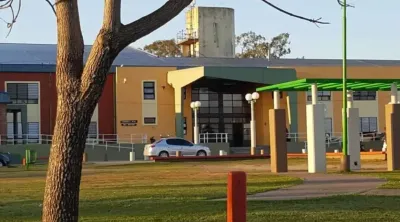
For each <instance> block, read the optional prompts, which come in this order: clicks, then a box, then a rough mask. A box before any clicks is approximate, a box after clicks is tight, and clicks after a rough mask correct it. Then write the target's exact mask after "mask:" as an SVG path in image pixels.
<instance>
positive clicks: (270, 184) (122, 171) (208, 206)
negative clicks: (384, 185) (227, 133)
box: [0, 160, 400, 222]
mask: <svg viewBox="0 0 400 222" xmlns="http://www.w3.org/2000/svg"><path fill="white" fill-rule="evenodd" d="M289 162H290V164H298V163H299V162H298V161H297V160H290V161H289ZM267 164H269V162H267V161H265V160H253V161H232V162H205V163H156V164H133V165H126V166H94V165H86V166H85V168H84V173H83V178H82V184H81V202H80V209H81V211H80V216H81V218H80V219H81V221H96V222H97V221H138V222H146V221H171V222H180V221H182V222H192V221H193V222H195V221H201V222H203V221H204V222H208V221H221V222H222V221H226V219H225V218H226V214H225V211H226V203H225V202H224V201H208V199H212V198H221V197H225V195H226V179H227V173H228V172H229V171H231V170H244V171H246V172H247V173H248V192H249V193H257V192H263V191H267V190H271V189H277V188H280V187H285V186H291V185H295V184H299V183H301V180H299V179H296V178H291V177H286V176H276V175H272V174H269V173H268V171H267V170H266V166H267ZM45 170H46V167H45V166H38V167H34V168H31V170H30V171H28V172H27V171H24V170H22V169H21V168H0V194H1V195H0V197H1V198H0V215H1V221H39V220H40V214H41V202H42V198H43V189H44V177H45ZM399 178H400V176H399ZM399 201H400V197H369V196H346V197H344V196H343V197H333V198H324V199H316V200H298V201H250V202H248V221H259V222H265V221H285V222H286V221H296V222H297V221H343V220H347V221H398V218H399V217H400V205H399V204H398V202H399Z"/></svg>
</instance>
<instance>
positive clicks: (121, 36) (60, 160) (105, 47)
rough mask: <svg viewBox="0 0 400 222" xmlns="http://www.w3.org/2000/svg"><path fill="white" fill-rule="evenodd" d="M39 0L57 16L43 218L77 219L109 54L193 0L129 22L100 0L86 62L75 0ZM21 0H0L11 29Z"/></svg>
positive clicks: (109, 1) (116, 0) (179, 0)
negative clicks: (101, 5) (53, 115)
mask: <svg viewBox="0 0 400 222" xmlns="http://www.w3.org/2000/svg"><path fill="white" fill-rule="evenodd" d="M44 1H46V2H47V3H49V5H50V6H51V8H52V10H53V11H54V13H55V15H56V17H57V64H56V87H57V116H56V125H55V127H54V133H53V140H52V145H51V152H50V157H49V166H48V170H47V178H46V187H45V194H44V201H43V214H42V221H45V222H54V221H62V222H68V221H78V211H79V187H80V181H81V172H82V156H83V152H84V150H85V143H86V137H87V134H88V128H89V124H90V120H91V117H92V115H93V112H94V109H95V107H96V104H97V102H98V101H99V98H100V96H101V93H102V91H103V88H104V84H105V81H106V77H107V73H108V72H109V70H110V68H111V65H112V63H113V61H114V59H115V58H116V57H117V56H118V54H119V53H120V52H121V51H122V50H123V49H124V48H125V47H127V46H128V45H129V44H131V43H133V42H135V41H137V40H138V39H140V38H142V37H143V36H146V35H148V34H150V33H151V32H153V31H154V30H156V29H158V28H160V27H161V26H163V25H164V24H165V23H167V22H168V21H170V20H171V19H172V18H174V17H175V16H176V15H178V14H179V13H180V12H181V11H182V10H183V9H184V8H186V7H187V6H188V5H189V4H190V3H191V2H192V0H168V1H166V3H165V4H164V5H162V6H161V7H160V8H159V9H157V10H155V11H154V12H152V13H150V14H148V15H146V16H144V17H142V18H140V19H138V20H136V21H133V22H131V23H128V24H122V23H121V0H103V1H104V13H103V24H102V26H101V29H100V31H99V33H98V35H97V37H96V40H95V41H94V43H93V46H92V49H91V51H90V53H89V57H88V59H87V60H86V61H84V60H83V52H84V43H83V36H82V30H81V26H80V19H79V8H78V0H53V1H52V0H44ZM261 1H263V2H265V3H266V4H268V5H269V6H271V7H273V8H275V9H277V10H279V11H281V12H283V13H286V14H288V15H290V16H294V17H296V18H300V19H303V20H307V21H309V22H312V23H319V24H328V23H326V22H321V21H320V19H317V20H315V19H308V18H305V17H301V16H297V15H294V14H291V13H289V12H287V11H284V10H282V9H280V8H279V7H277V6H275V5H273V4H271V3H270V2H269V1H267V0H261ZM338 1H339V0H338ZM21 2H22V0H0V9H11V12H12V13H11V16H12V19H11V21H10V22H7V26H8V27H9V28H10V32H11V30H12V27H13V26H14V24H15V23H16V21H17V18H18V15H19V12H20V9H21ZM53 2H54V3H53ZM14 3H15V4H14ZM15 5H16V9H15V10H14V8H15Z"/></svg>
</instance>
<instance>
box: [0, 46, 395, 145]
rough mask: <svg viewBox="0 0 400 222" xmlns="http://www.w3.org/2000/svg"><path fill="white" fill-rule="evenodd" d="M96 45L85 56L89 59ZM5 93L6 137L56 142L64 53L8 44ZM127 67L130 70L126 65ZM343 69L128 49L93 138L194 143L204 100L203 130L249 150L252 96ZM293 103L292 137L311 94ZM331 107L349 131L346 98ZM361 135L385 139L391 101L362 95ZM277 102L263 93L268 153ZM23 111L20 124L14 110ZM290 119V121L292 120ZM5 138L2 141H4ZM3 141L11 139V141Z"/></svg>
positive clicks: (383, 70)
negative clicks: (195, 107)
mask: <svg viewBox="0 0 400 222" xmlns="http://www.w3.org/2000/svg"><path fill="white" fill-rule="evenodd" d="M90 49H91V46H86V47H85V58H87V56H88V53H89V51H90ZM0 52H1V53H0V91H6V92H8V95H9V97H10V100H11V101H12V104H8V105H7V112H8V114H7V116H8V118H7V122H8V123H7V126H8V127H7V129H8V130H7V135H8V136H9V137H12V136H13V134H14V132H17V133H18V135H19V137H22V135H29V137H30V138H31V140H32V141H33V140H34V139H35V138H39V137H40V136H45V135H51V134H53V128H54V125H55V116H56V108H57V98H56V86H55V79H56V76H55V65H56V45H40V44H7V43H3V44H0ZM122 65H123V66H122ZM341 70H342V63H341V60H329V59H326V60H325V59H279V60H272V61H268V60H265V59H239V58H204V57H200V58H184V57H182V58H157V57H156V56H152V55H150V54H148V53H145V52H142V51H140V50H136V49H133V48H126V49H125V50H123V51H122V52H121V54H120V55H119V56H118V57H117V58H116V60H115V61H114V63H113V66H112V68H111V69H110V73H109V75H108V78H107V81H106V85H105V87H104V91H103V94H102V96H101V98H100V101H99V103H98V106H97V108H96V110H95V112H94V114H93V117H92V123H91V125H90V128H89V134H90V137H91V138H99V139H107V138H117V137H118V139H119V140H120V141H126V142H138V141H137V140H136V139H139V137H140V135H147V139H150V137H152V136H154V137H155V138H156V139H157V138H159V136H160V135H177V136H182V137H185V138H186V139H189V140H191V139H192V138H193V130H192V129H193V112H192V110H191V108H190V103H191V102H192V101H201V103H202V106H201V108H200V110H199V124H200V126H203V125H205V128H206V129H207V130H209V131H210V132H214V133H227V134H228V138H229V142H230V144H231V146H239V147H240V146H243V147H246V146H247V147H248V146H249V144H250V135H249V128H250V124H249V121H250V107H249V104H248V103H247V101H245V99H244V96H245V94H246V93H249V92H254V90H255V89H256V88H257V87H259V86H264V85H269V84H276V83H281V82H286V81H291V80H296V79H302V78H340V76H341ZM348 76H349V78H379V79H384V78H388V79H394V78H400V61H397V60H349V61H348ZM286 96H289V97H290V103H291V105H290V109H291V112H290V115H291V118H290V119H291V125H289V123H287V127H288V129H289V131H290V132H291V133H299V135H300V137H304V136H305V132H306V113H305V111H306V108H305V105H306V104H307V103H309V102H310V101H309V100H310V99H309V96H308V95H307V93H304V92H299V93H296V92H288V93H286V92H284V93H282V98H281V107H282V108H283V109H287V108H286V107H287V106H286ZM318 98H319V101H320V102H321V103H324V104H325V105H326V120H325V123H326V125H325V126H326V129H325V130H326V132H327V133H331V132H341V108H342V107H341V105H342V95H341V92H319V95H318ZM354 100H355V102H354V106H355V107H358V108H360V112H359V113H360V130H361V131H362V132H371V131H375V130H376V131H382V130H383V128H384V124H385V120H384V113H385V112H384V104H387V103H388V102H389V92H357V93H355V95H354ZM272 106H273V102H272V93H270V92H262V93H261V94H260V99H259V100H258V101H257V102H256V104H255V116H256V128H257V135H256V136H257V143H258V145H268V144H269V127H268V125H269V123H268V122H269V119H268V110H269V109H271V108H272ZM17 109H18V110H20V112H19V113H18V116H17V118H15V119H14V118H13V117H14V115H13V110H17ZM288 115H289V114H288ZM0 133H1V132H0ZM3 136H4V135H3Z"/></svg>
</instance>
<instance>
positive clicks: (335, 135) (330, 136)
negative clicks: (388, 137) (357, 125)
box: [287, 132, 382, 142]
mask: <svg viewBox="0 0 400 222" xmlns="http://www.w3.org/2000/svg"><path fill="white" fill-rule="evenodd" d="M325 137H326V141H327V142H330V141H334V142H335V141H337V140H341V138H342V132H332V133H325ZM287 138H288V139H290V141H291V142H305V141H306V140H307V133H288V134H287ZM381 138H382V133H379V132H372V133H360V142H366V141H376V140H381Z"/></svg>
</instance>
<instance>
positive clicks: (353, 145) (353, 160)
mask: <svg viewBox="0 0 400 222" xmlns="http://www.w3.org/2000/svg"><path fill="white" fill-rule="evenodd" d="M347 126H348V127H347V138H348V140H347V141H348V149H349V155H350V170H360V169H361V161H360V116H359V111H358V108H348V109H347Z"/></svg>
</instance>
